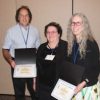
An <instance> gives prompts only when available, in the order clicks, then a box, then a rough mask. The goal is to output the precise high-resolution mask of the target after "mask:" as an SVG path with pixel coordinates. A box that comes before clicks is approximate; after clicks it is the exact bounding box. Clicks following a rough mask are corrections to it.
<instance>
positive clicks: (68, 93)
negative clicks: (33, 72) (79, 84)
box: [51, 79, 76, 100]
mask: <svg viewBox="0 0 100 100" xmlns="http://www.w3.org/2000/svg"><path fill="white" fill-rule="evenodd" d="M75 87H76V86H75V85H72V84H70V83H68V82H66V81H64V80H62V79H59V80H58V82H57V83H56V85H55V87H54V89H53V91H52V93H51V96H53V97H54V98H56V99H58V100H71V98H72V97H73V95H74V89H75Z"/></svg>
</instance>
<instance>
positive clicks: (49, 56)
mask: <svg viewBox="0 0 100 100" xmlns="http://www.w3.org/2000/svg"><path fill="white" fill-rule="evenodd" d="M54 57H55V55H47V56H46V57H45V60H53V59H54Z"/></svg>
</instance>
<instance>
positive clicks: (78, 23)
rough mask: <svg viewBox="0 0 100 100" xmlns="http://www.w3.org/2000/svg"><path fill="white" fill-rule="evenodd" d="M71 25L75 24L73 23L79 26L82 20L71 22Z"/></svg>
mask: <svg viewBox="0 0 100 100" xmlns="http://www.w3.org/2000/svg"><path fill="white" fill-rule="evenodd" d="M71 25H72V26H75V25H76V26H80V25H82V22H72V23H71Z"/></svg>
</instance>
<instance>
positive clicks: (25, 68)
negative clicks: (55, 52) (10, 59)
mask: <svg viewBox="0 0 100 100" xmlns="http://www.w3.org/2000/svg"><path fill="white" fill-rule="evenodd" d="M36 76H37V70H36V64H22V65H16V66H15V69H14V78H31V77H36Z"/></svg>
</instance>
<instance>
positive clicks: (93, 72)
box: [83, 41, 100, 85]
mask: <svg viewBox="0 0 100 100" xmlns="http://www.w3.org/2000/svg"><path fill="white" fill-rule="evenodd" d="M83 65H84V66H85V74H84V78H83V79H84V80H88V82H87V85H90V84H93V83H94V82H96V81H97V79H98V75H99V72H100V68H99V67H100V66H99V47H98V45H97V43H96V42H95V41H94V42H89V43H88V47H87V51H86V57H85V59H84V64H83ZM92 82H93V83H92Z"/></svg>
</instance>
